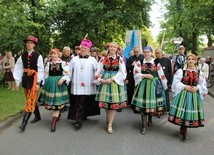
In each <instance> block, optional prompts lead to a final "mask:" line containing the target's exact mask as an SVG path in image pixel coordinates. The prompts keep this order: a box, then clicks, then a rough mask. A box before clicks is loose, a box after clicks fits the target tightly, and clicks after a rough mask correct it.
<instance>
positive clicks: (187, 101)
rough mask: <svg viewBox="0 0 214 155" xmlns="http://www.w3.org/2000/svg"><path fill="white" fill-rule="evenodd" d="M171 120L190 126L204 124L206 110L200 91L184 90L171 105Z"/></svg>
mask: <svg viewBox="0 0 214 155" xmlns="http://www.w3.org/2000/svg"><path fill="white" fill-rule="evenodd" d="M168 120H169V122H171V123H173V124H176V125H179V126H186V127H188V128H195V127H203V126H204V110H203V103H202V97H201V95H200V94H199V92H198V91H197V92H194V93H192V92H188V91H186V90H182V91H181V93H179V94H178V95H177V96H176V97H175V98H174V101H173V103H172V105H171V106H170V111H169V119H168Z"/></svg>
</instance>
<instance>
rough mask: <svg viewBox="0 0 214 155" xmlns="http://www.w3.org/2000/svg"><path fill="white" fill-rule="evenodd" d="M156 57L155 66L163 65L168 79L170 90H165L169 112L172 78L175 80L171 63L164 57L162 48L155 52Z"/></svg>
mask: <svg viewBox="0 0 214 155" xmlns="http://www.w3.org/2000/svg"><path fill="white" fill-rule="evenodd" d="M155 56H156V59H155V64H156V65H157V64H158V63H160V64H161V66H162V68H163V71H164V75H165V76H166V79H167V86H168V89H166V90H165V94H166V103H167V111H169V108H170V99H169V89H170V88H171V84H172V78H173V77H172V65H171V61H170V59H168V58H165V57H163V51H162V49H161V48H157V49H156V50H155Z"/></svg>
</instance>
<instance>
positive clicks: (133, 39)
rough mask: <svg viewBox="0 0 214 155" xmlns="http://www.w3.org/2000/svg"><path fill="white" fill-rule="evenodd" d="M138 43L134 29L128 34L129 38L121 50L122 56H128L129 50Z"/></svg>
mask: <svg viewBox="0 0 214 155" xmlns="http://www.w3.org/2000/svg"><path fill="white" fill-rule="evenodd" d="M137 45H138V39H137V34H136V31H135V29H134V30H133V31H132V34H131V35H130V38H129V40H128V41H127V42H126V48H125V49H124V51H123V56H124V57H125V58H127V59H128V58H129V57H130V53H131V51H132V50H133V49H134V47H136V46H137Z"/></svg>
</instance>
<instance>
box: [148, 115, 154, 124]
mask: <svg viewBox="0 0 214 155" xmlns="http://www.w3.org/2000/svg"><path fill="white" fill-rule="evenodd" d="M152 124H153V122H152V116H151V115H148V126H152Z"/></svg>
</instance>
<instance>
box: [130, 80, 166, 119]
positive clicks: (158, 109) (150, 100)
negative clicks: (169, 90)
mask: <svg viewBox="0 0 214 155" xmlns="http://www.w3.org/2000/svg"><path fill="white" fill-rule="evenodd" d="M158 85H159V86H160V85H161V86H162V84H161V82H160V80H159V79H158V78H153V79H142V81H141V82H140V83H139V84H138V85H137V86H136V87H135V91H134V95H133V98H132V103H131V104H132V107H133V110H134V112H135V113H140V112H142V113H146V114H150V115H161V114H163V113H164V111H165V109H166V97H165V91H164V89H163V88H162V89H161V90H158V92H157V88H158Z"/></svg>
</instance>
